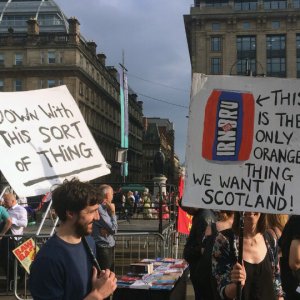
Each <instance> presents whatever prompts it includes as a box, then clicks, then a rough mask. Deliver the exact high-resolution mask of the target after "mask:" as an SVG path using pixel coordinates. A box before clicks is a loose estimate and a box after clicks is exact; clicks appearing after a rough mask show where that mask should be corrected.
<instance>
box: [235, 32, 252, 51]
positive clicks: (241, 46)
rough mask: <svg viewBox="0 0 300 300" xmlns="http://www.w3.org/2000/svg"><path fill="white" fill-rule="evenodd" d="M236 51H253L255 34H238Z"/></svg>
mask: <svg viewBox="0 0 300 300" xmlns="http://www.w3.org/2000/svg"><path fill="white" fill-rule="evenodd" d="M236 46H237V51H255V50H256V37H255V36H238V37H237V39H236Z"/></svg>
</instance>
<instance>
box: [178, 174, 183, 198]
mask: <svg viewBox="0 0 300 300" xmlns="http://www.w3.org/2000/svg"><path fill="white" fill-rule="evenodd" d="M183 190H184V180H183V176H179V180H178V197H179V199H181V198H182V196H183Z"/></svg>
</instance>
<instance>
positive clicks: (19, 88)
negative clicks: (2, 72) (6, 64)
mask: <svg viewBox="0 0 300 300" xmlns="http://www.w3.org/2000/svg"><path fill="white" fill-rule="evenodd" d="M14 90H15V91H16V92H20V91H22V80H21V79H16V80H15V81H14Z"/></svg>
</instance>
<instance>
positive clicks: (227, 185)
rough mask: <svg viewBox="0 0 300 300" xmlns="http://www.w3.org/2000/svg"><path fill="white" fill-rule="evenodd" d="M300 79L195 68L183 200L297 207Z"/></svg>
mask: <svg viewBox="0 0 300 300" xmlns="http://www.w3.org/2000/svg"><path fill="white" fill-rule="evenodd" d="M299 129H300V81H299V80H297V79H282V78H254V77H244V76H243V77H238V76H206V75H203V74H194V76H193V85H192V95H191V102H190V114H189V127H188V142H187V148H186V164H187V166H186V182H185V194H184V199H183V204H184V205H185V206H192V207H202V208H211V209H223V210H236V211H258V212H265V213H287V214H300V199H299V195H300V130H299Z"/></svg>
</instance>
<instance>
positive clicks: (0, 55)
mask: <svg viewBox="0 0 300 300" xmlns="http://www.w3.org/2000/svg"><path fill="white" fill-rule="evenodd" d="M3 65H4V54H2V53H0V66H3Z"/></svg>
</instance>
